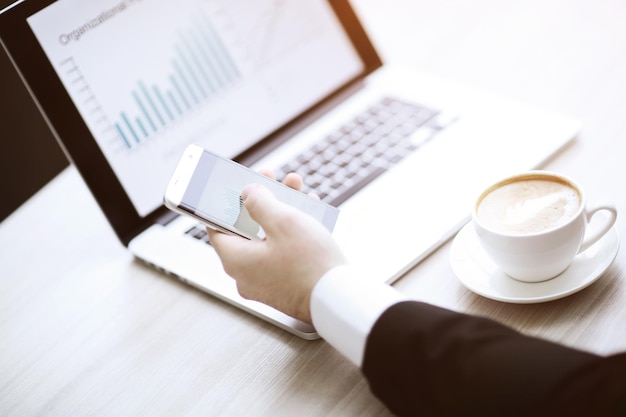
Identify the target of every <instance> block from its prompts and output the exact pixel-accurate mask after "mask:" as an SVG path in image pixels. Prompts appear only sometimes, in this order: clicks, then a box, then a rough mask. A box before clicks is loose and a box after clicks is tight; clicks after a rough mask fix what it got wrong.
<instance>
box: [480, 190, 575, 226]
mask: <svg viewBox="0 0 626 417" xmlns="http://www.w3.org/2000/svg"><path fill="white" fill-rule="evenodd" d="M579 208H580V196H579V194H578V192H577V191H576V190H575V189H574V188H572V187H571V186H569V185H567V184H565V183H562V182H557V181H551V180H542V179H540V180H537V179H527V180H523V179H522V180H519V181H515V182H511V183H508V184H505V185H502V186H500V187H498V188H496V189H494V190H493V191H491V192H489V193H488V194H487V195H486V196H485V197H484V198H483V199H482V201H481V202H480V205H479V207H478V211H477V215H478V218H479V219H480V221H481V222H482V223H483V224H484V225H485V226H487V227H488V228H490V229H492V230H495V231H498V232H504V233H514V234H531V233H538V232H542V231H545V230H550V229H553V228H555V227H558V226H560V225H562V224H564V223H566V222H567V221H568V220H570V219H571V218H572V217H574V216H575V214H576V213H577V212H578V209H579Z"/></svg>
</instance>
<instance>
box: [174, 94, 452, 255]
mask: <svg viewBox="0 0 626 417" xmlns="http://www.w3.org/2000/svg"><path fill="white" fill-rule="evenodd" d="M454 120H455V119H454V118H451V117H449V116H446V115H444V114H442V113H441V112H439V111H437V110H434V109H431V108H429V107H425V106H421V105H418V104H414V103H407V102H404V101H401V100H398V99H395V98H390V97H386V98H383V99H381V100H380V101H379V102H377V103H375V104H374V105H372V106H371V107H369V108H368V109H367V110H366V111H364V112H363V113H361V114H359V115H358V116H356V117H355V118H353V119H352V120H351V121H349V122H348V123H346V124H344V125H343V126H341V127H340V128H339V129H337V130H336V131H334V132H332V133H330V134H329V135H328V136H326V137H325V138H323V139H322V140H320V141H319V142H317V143H316V144H314V145H313V146H311V147H310V148H309V149H307V150H305V151H304V152H302V153H301V154H299V155H298V156H297V157H296V158H294V159H293V160H292V161H289V162H287V163H285V164H284V165H282V166H281V167H280V168H279V169H278V171H277V172H276V177H277V178H278V179H282V178H283V177H284V176H285V175H287V174H288V173H290V172H297V173H298V174H300V175H302V177H303V178H304V187H303V190H302V191H303V192H306V193H308V192H313V193H315V194H317V195H318V196H319V197H320V199H321V200H322V201H324V202H326V203H328V204H330V205H333V206H337V205H339V204H341V203H342V202H344V201H345V200H347V199H348V198H350V197H351V196H352V195H354V194H355V193H356V192H357V191H359V190H360V189H361V188H363V187H364V186H366V185H367V184H368V183H370V182H371V181H373V180H374V179H375V178H377V177H378V176H380V175H382V174H383V173H384V172H385V171H387V170H389V169H390V168H391V167H392V166H393V165H395V164H397V163H398V162H400V161H402V160H403V159H404V158H406V157H407V156H408V155H409V154H411V153H412V152H414V151H415V150H417V149H418V148H419V147H420V146H421V145H423V144H424V143H426V142H428V141H430V140H431V139H433V138H434V137H435V136H436V135H437V134H438V133H440V132H441V131H442V130H443V129H445V128H446V127H447V126H449V125H450V124H452V123H453V122H454ZM186 233H187V234H188V235H190V236H192V237H194V238H196V239H198V240H202V241H204V242H207V243H208V236H207V233H206V230H205V228H204V226H202V225H197V226H194V227H192V228H191V229H189V230H188V231H187V232H186Z"/></svg>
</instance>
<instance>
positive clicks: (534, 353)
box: [362, 301, 626, 416]
mask: <svg viewBox="0 0 626 417" xmlns="http://www.w3.org/2000/svg"><path fill="white" fill-rule="evenodd" d="M625 337H626V335H625ZM362 371H363V374H364V375H365V377H366V378H367V380H368V382H369V384H370V387H371V389H372V392H373V393H374V394H375V395H376V396H377V397H379V398H380V399H381V400H382V401H383V402H384V403H385V404H386V405H387V406H388V407H389V409H390V410H391V411H392V412H394V413H396V414H398V415H407V416H409V415H419V416H439V415H442V416H445V415H455V416H465V415H469V416H490V415H498V416H513V415H524V416H541V415H550V416H578V415H580V416H626V355H625V354H620V355H614V356H610V357H601V356H597V355H593V354H590V353H586V352H582V351H578V350H575V349H571V348H567V347H565V346H562V345H558V344H555V343H551V342H548V341H544V340H540V339H537V338H532V337H528V336H524V335H522V334H520V333H518V332H516V331H515V330H513V329H511V328H509V327H506V326H504V325H502V324H499V323H497V322H495V321H493V320H489V319H485V318H479V317H474V316H469V315H466V314H461V313H455V312H452V311H449V310H445V309H442V308H438V307H435V306H432V305H428V304H425V303H420V302H412V301H411V302H402V303H398V304H395V305H393V306H391V307H390V308H389V309H388V310H386V311H385V313H383V315H382V316H381V317H380V318H379V319H378V321H377V322H376V323H375V325H374V327H373V329H372V331H371V333H370V334H369V336H368V339H367V344H366V347H365V355H364V359H363V364H362Z"/></svg>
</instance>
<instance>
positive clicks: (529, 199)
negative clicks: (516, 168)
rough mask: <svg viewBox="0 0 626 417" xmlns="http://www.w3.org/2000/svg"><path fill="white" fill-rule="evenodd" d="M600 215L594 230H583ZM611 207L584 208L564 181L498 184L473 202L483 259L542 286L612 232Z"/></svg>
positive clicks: (545, 176)
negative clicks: (489, 259)
mask: <svg viewBox="0 0 626 417" xmlns="http://www.w3.org/2000/svg"><path fill="white" fill-rule="evenodd" d="M599 212H605V213H607V215H605V216H598V218H597V219H596V220H594V223H593V227H587V226H588V224H589V222H590V220H591V218H592V217H593V216H594V215H595V214H596V213H599ZM616 218H617V210H616V209H615V206H614V205H613V204H612V203H602V204H596V205H589V206H588V205H587V201H586V198H585V194H584V193H583V190H582V189H581V188H580V186H579V185H578V184H576V183H575V182H574V181H573V180H571V179H570V178H567V177H566V176H564V175H561V174H557V173H553V172H548V171H529V172H524V173H521V174H518V175H515V176H512V177H508V178H505V179H503V180H501V181H498V182H497V183H496V184H494V185H492V186H490V187H488V188H487V189H486V190H485V191H484V192H483V193H481V195H480V196H479V197H478V199H477V200H476V203H475V205H474V209H473V211H472V220H473V223H474V227H475V230H476V234H477V236H478V240H479V242H480V244H481V245H482V247H483V248H484V250H485V251H486V253H487V255H489V257H490V258H491V259H492V260H493V261H494V263H495V264H496V265H498V266H499V267H500V269H501V270H502V271H503V272H505V273H506V274H507V275H509V276H511V277H512V278H515V279H517V280H519V281H525V282H540V281H545V280H548V279H551V278H554V277H555V276H557V275H559V274H560V273H561V272H563V271H564V270H565V269H567V267H568V266H569V265H570V263H571V262H572V260H573V259H574V257H575V256H576V255H577V254H579V253H581V252H583V251H585V250H586V249H588V248H589V247H590V246H591V245H593V244H594V243H596V242H597V241H598V240H599V239H600V238H602V236H604V235H605V234H606V232H607V231H609V229H610V228H611V227H612V226H613V224H614V223H615V220H616Z"/></svg>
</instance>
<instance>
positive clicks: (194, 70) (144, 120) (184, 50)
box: [114, 19, 241, 149]
mask: <svg viewBox="0 0 626 417" xmlns="http://www.w3.org/2000/svg"><path fill="white" fill-rule="evenodd" d="M168 53H169V54H170V55H169V56H170V58H169V67H168V75H167V77H166V78H165V79H161V80H159V81H158V82H155V81H153V80H149V79H147V78H145V79H144V78H139V79H138V80H137V82H136V85H135V87H134V88H133V90H132V91H130V92H129V96H130V98H131V103H132V104H133V106H129V108H125V109H122V110H120V114H119V116H118V118H117V119H116V120H115V121H114V126H115V130H116V132H117V134H118V135H119V138H120V140H121V141H122V143H123V145H124V147H126V148H128V149H132V148H133V147H136V146H138V145H140V144H141V143H143V142H145V141H147V140H149V139H150V138H151V137H152V136H154V135H156V134H157V133H158V132H159V131H160V130H162V129H164V128H166V127H167V126H169V125H172V124H174V123H176V122H177V120H179V119H181V118H183V117H185V115H186V113H187V112H190V111H192V110H194V109H195V108H197V107H199V106H201V105H202V104H204V103H206V102H207V101H210V100H211V99H213V98H215V97H216V96H217V95H219V94H220V93H221V92H222V91H224V90H225V89H227V88H228V87H229V86H230V85H232V84H233V83H234V82H235V81H237V80H238V79H239V78H240V76H241V74H240V72H239V70H238V68H237V66H236V64H235V62H234V60H233V58H232V56H231V55H230V53H229V51H228V49H227V47H226V45H225V44H224V42H223V41H222V39H221V38H220V36H219V35H218V34H217V32H216V31H215V30H214V28H213V26H212V25H211V22H210V21H209V20H208V19H202V20H201V22H200V23H198V24H196V25H194V26H193V27H191V28H189V29H186V30H181V31H179V33H178V36H177V40H176V42H175V44H174V47H173V49H172V50H171V51H168Z"/></svg>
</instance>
